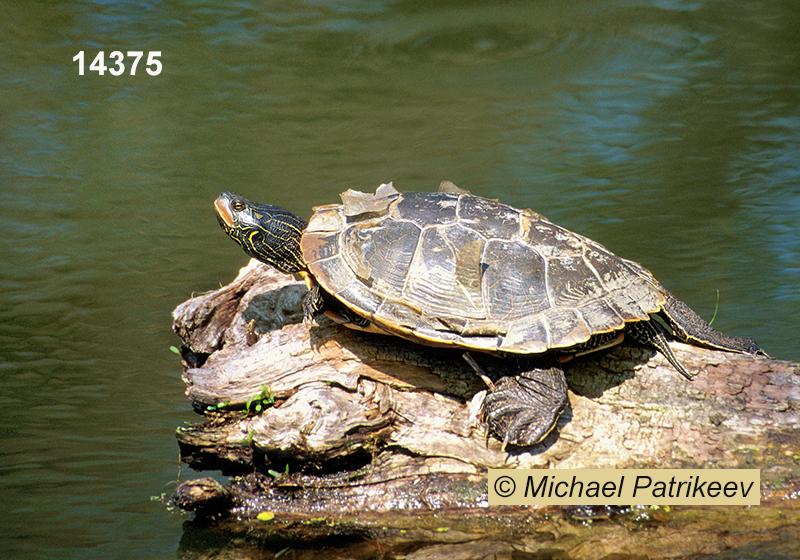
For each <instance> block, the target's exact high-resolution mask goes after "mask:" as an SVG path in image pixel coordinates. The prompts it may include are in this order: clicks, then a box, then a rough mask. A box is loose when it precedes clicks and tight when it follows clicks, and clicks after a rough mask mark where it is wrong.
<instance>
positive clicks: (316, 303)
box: [303, 282, 326, 324]
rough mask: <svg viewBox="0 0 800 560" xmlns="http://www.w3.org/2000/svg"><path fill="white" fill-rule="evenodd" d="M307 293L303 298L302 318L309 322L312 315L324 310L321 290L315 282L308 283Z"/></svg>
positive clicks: (312, 317) (312, 318) (311, 319)
mask: <svg viewBox="0 0 800 560" xmlns="http://www.w3.org/2000/svg"><path fill="white" fill-rule="evenodd" d="M306 284H307V285H308V293H307V294H306V296H305V297H304V298H303V320H304V321H305V323H306V324H310V323H311V321H313V320H314V317H316V316H317V315H319V314H320V313H322V312H323V311H325V307H326V305H325V298H324V297H323V295H322V290H321V289H320V287H319V284H317V283H316V282H313V283H309V282H306Z"/></svg>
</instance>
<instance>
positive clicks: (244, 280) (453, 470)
mask: <svg viewBox="0 0 800 560" xmlns="http://www.w3.org/2000/svg"><path fill="white" fill-rule="evenodd" d="M305 293H306V288H305V286H304V285H303V284H302V283H301V282H299V281H296V280H295V279H294V278H292V277H290V276H286V275H282V274H279V273H276V272H274V271H272V270H271V269H269V268H268V267H266V266H265V265H262V264H261V263H258V262H256V261H251V263H250V265H249V266H248V267H246V268H244V269H242V271H241V273H240V274H239V276H238V277H237V278H236V280H234V281H233V282H232V283H231V284H229V285H227V286H225V287H223V288H221V289H219V290H216V291H213V292H210V293H207V294H204V295H201V296H198V297H194V298H192V299H190V300H189V301H187V302H185V303H183V304H182V305H180V306H179V307H178V308H177V309H176V310H175V312H174V327H175V331H176V332H177V333H178V335H179V336H180V337H181V339H182V340H183V341H184V345H185V347H184V359H185V364H184V365H185V368H184V380H185V382H186V387H187V395H188V397H189V399H190V401H191V403H192V405H193V406H194V408H195V409H196V410H197V411H199V412H202V413H203V414H205V415H206V419H205V421H204V422H202V423H199V424H196V425H192V426H188V427H183V428H180V429H179V430H178V433H177V438H178V441H179V444H180V447H181V452H182V457H183V460H184V461H186V462H187V463H189V464H190V465H191V466H193V467H195V468H197V469H222V470H223V472H226V473H230V474H238V475H241V477H240V478H237V479H236V480H235V481H234V482H233V483H232V484H229V485H228V486H226V487H222V486H219V484H215V483H214V482H213V481H209V480H201V481H199V482H198V481H190V482H188V483H184V485H182V486H181V487H180V488H179V489H178V491H177V492H176V495H175V501H176V503H178V504H179V505H180V506H181V507H184V508H185V509H191V510H194V511H199V512H203V511H211V512H213V513H215V514H220V513H222V514H234V515H236V516H238V517H240V518H247V517H253V516H255V515H256V514H257V513H258V512H263V511H271V512H276V513H277V514H280V515H284V516H288V518H302V517H303V516H304V515H311V513H310V512H317V513H319V512H324V513H325V514H326V515H334V514H337V515H343V514H347V512H351V513H352V512H361V513H363V512H365V511H373V512H377V511H386V510H409V509H411V510H415V511H423V510H434V511H457V510H459V509H460V508H467V509H470V510H474V509H475V508H478V509H482V508H486V507H487V506H486V496H487V494H486V492H487V489H486V469H487V468H646V467H663V468H689V467H691V468H709V467H724V468H737V467H742V468H743V467H748V468H761V469H762V491H763V492H765V494H764V496H765V497H768V495H771V494H770V492H771V491H773V490H774V492H777V493H778V494H780V495H781V496H784V495H788V494H789V493H791V492H792V491H794V490H796V483H795V481H796V480H800V467H799V466H798V462H799V461H800V444H799V442H800V433H799V432H798V426H800V366H798V364H795V363H792V362H785V361H780V360H775V359H771V358H765V357H753V356H747V355H741V354H733V353H726V352H718V351H712V350H707V349H703V348H698V347H695V346H690V345H686V344H681V343H672V344H671V346H672V348H673V350H674V351H675V354H676V355H677V357H678V359H679V360H680V361H681V362H682V363H683V364H684V365H685V366H686V368H687V369H688V370H689V371H696V372H699V375H697V377H696V378H695V380H694V381H692V382H688V381H686V380H685V379H684V378H683V377H681V376H680V375H679V374H678V373H677V372H676V371H675V370H674V369H673V368H672V367H671V366H670V365H669V364H668V363H667V362H666V360H665V359H664V358H663V357H662V356H661V355H660V354H656V353H655V352H653V351H650V350H648V349H644V348H641V347H639V346H635V345H628V344H627V343H623V344H622V345H619V346H617V347H614V348H612V349H610V350H608V351H605V352H602V353H596V354H592V355H589V356H586V357H583V358H579V359H575V360H573V361H571V362H568V363H567V364H565V372H566V375H567V380H568V383H569V388H570V393H569V399H570V405H569V407H568V408H567V410H566V411H565V412H564V414H563V415H562V416H561V418H560V420H559V422H558V425H557V428H556V429H555V430H554V431H553V432H552V433H551V434H550V435H549V436H548V437H547V438H545V440H544V441H543V442H541V443H540V444H538V445H536V446H535V447H532V448H525V449H509V450H505V451H504V450H502V449H501V442H500V441H499V440H498V439H497V438H496V437H493V436H491V435H490V434H487V433H486V427H485V424H484V422H483V419H482V410H481V406H482V402H483V398H484V396H485V391H486V386H485V384H484V382H483V381H482V380H481V379H480V377H479V376H477V375H476V374H475V372H474V371H473V369H472V368H471V367H470V366H469V365H468V364H467V362H466V361H465V360H464V359H463V351H462V350H459V349H455V348H453V349H451V348H430V347H425V346H421V345H417V344H413V343H410V342H406V341H404V340H401V339H398V338H395V337H389V336H381V335H374V334H369V333H363V332H358V331H353V330H350V329H347V328H345V327H342V326H340V325H337V324H335V323H333V322H332V321H330V320H328V319H327V318H325V317H321V318H320V319H319V320H318V321H317V323H316V324H313V325H307V324H304V322H303V318H302V299H303V297H304V295H305ZM472 357H473V358H474V359H475V360H476V361H477V362H478V364H479V365H480V366H481V367H482V368H484V370H485V371H486V372H487V374H488V375H489V376H490V377H493V378H495V379H496V378H497V377H499V376H501V375H504V374H508V372H509V371H514V369H513V368H514V367H515V363H514V360H506V359H501V358H497V357H492V356H488V355H483V354H473V355H472ZM248 404H249V410H248ZM256 408H258V409H259V410H256ZM287 469H288V474H286V472H287ZM270 473H271V474H270ZM278 474H280V476H278ZM770 489H772V490H770Z"/></svg>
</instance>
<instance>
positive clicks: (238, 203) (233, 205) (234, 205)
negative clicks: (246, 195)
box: [231, 200, 244, 212]
mask: <svg viewBox="0 0 800 560" xmlns="http://www.w3.org/2000/svg"><path fill="white" fill-rule="evenodd" d="M231 208H233V209H234V210H236V211H237V212H241V211H242V210H244V202H242V201H241V200H234V201H233V202H232V203H231Z"/></svg>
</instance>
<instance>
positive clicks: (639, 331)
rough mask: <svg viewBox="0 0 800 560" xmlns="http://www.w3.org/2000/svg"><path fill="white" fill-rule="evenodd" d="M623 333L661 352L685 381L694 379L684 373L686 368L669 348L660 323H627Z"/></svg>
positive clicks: (687, 373) (692, 376)
mask: <svg viewBox="0 0 800 560" xmlns="http://www.w3.org/2000/svg"><path fill="white" fill-rule="evenodd" d="M625 332H626V334H627V335H629V336H630V337H631V338H632V339H634V340H635V341H636V342H638V343H639V344H642V345H644V346H653V347H655V349H656V350H658V351H659V352H661V355H662V356H664V357H665V358H666V359H667V361H668V362H669V363H670V364H672V367H674V368H675V369H676V370H678V373H680V374H681V375H682V376H684V377H685V378H686V379H688V380H689V381H691V380H692V379H694V375H692V374H691V373H689V372H688V371H686V368H684V367H683V365H681V363H680V362H679V361H678V358H677V357H676V356H675V353H674V352H673V351H672V348H670V347H669V343H668V342H667V337H666V334H665V332H664V327H662V326H661V324H660V323H657V322H656V321H654V320H650V321H636V322H634V323H628V326H627V328H626V329H625Z"/></svg>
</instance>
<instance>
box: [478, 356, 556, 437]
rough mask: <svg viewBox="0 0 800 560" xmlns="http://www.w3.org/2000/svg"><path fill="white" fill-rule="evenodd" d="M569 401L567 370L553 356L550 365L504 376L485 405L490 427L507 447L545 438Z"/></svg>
mask: <svg viewBox="0 0 800 560" xmlns="http://www.w3.org/2000/svg"><path fill="white" fill-rule="evenodd" d="M568 403H569V399H568V398H567V381H566V379H565V378H564V372H563V370H562V369H561V367H560V366H559V365H558V364H557V362H555V360H554V359H552V363H551V367H545V368H536V369H532V370H530V371H526V372H523V373H521V374H520V375H517V376H514V377H512V376H506V377H501V378H500V379H499V380H498V381H497V383H496V384H495V386H494V388H492V389H490V390H489V393H488V394H487V395H486V402H485V404H484V406H485V410H486V421H487V423H488V424H489V428H490V429H491V431H492V432H494V433H495V434H497V435H498V436H500V437H502V438H503V448H504V449H505V447H506V445H507V444H509V443H510V444H513V445H520V446H530V445H534V444H536V443H539V442H540V441H542V440H543V439H544V438H545V436H547V434H549V433H550V431H551V430H552V429H553V428H554V427H555V425H556V421H557V420H558V417H559V416H560V415H561V413H562V412H563V411H564V408H566V406H567V404H568Z"/></svg>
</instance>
